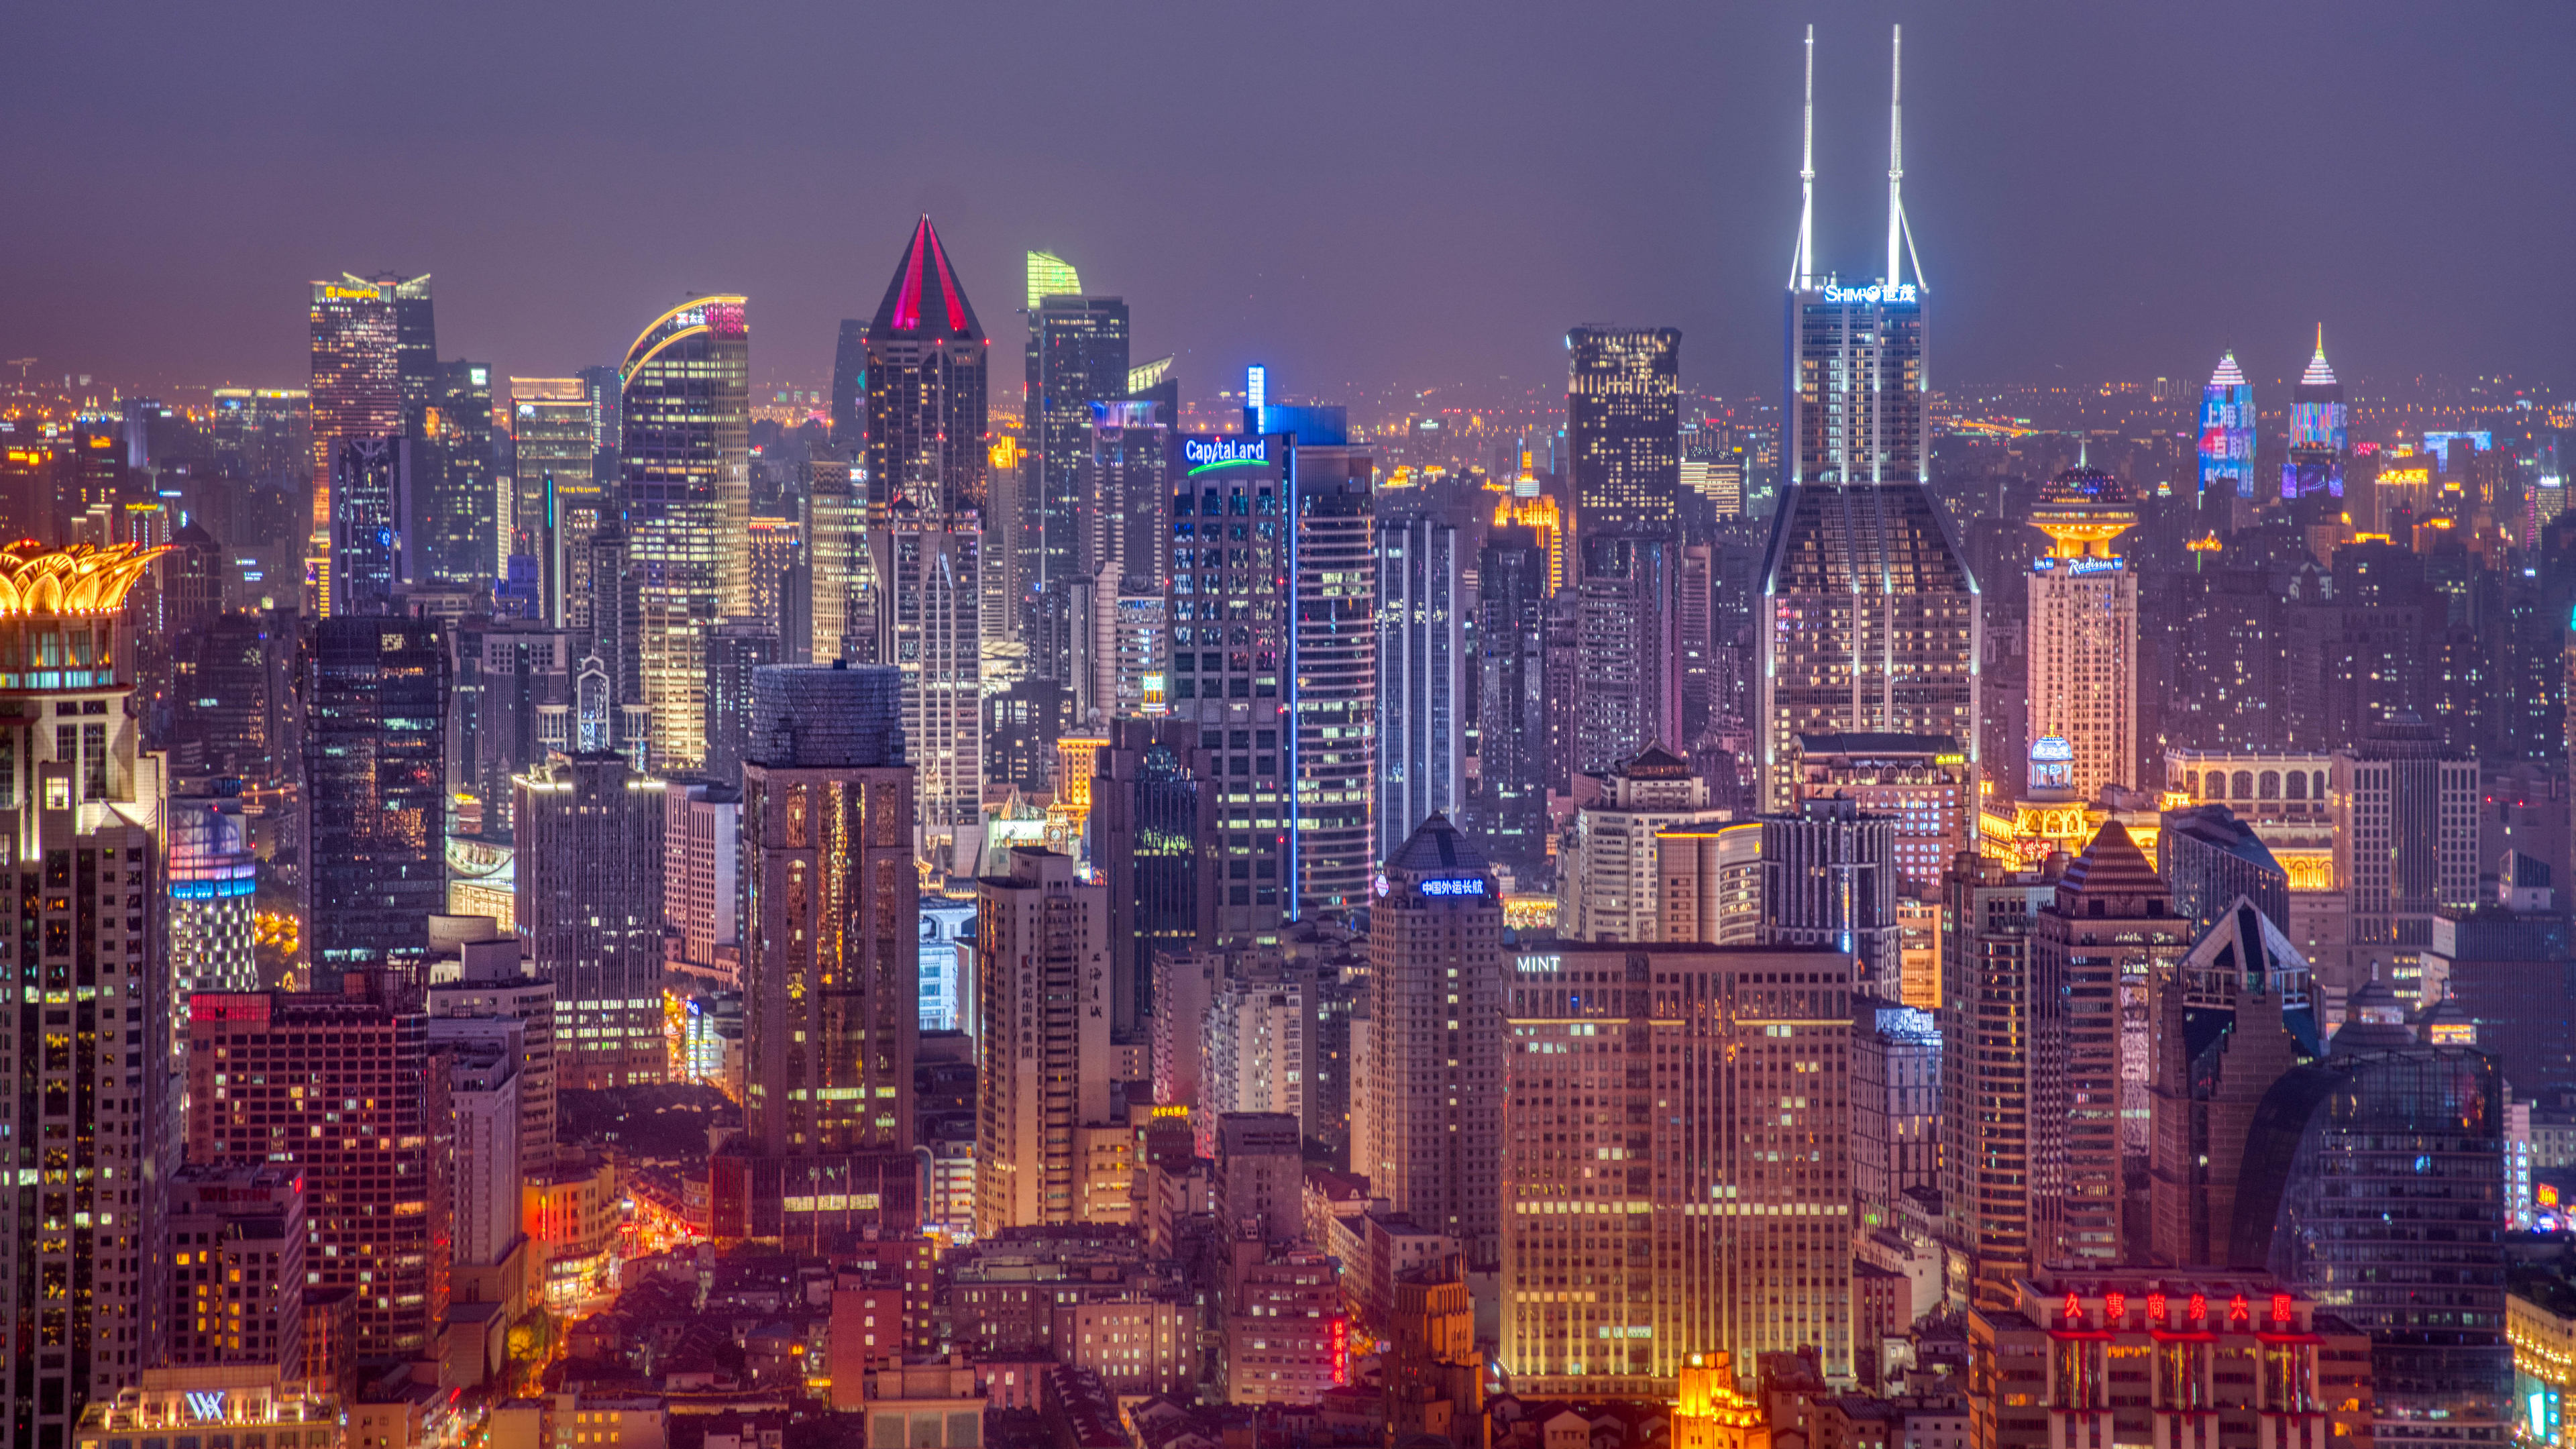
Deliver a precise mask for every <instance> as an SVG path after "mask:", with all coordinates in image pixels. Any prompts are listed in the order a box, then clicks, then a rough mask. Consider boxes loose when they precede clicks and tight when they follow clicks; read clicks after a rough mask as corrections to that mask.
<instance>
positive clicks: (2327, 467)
mask: <svg viewBox="0 0 2576 1449" xmlns="http://www.w3.org/2000/svg"><path fill="white" fill-rule="evenodd" d="M2351 416H2352V415H2351V410H2350V409H2349V408H2348V407H2346V406H2345V404H2344V398H2343V384H2342V383H2340V382H2337V381H2336V380H2335V375H2334V369H2333V368H2331V367H2329V366H2327V365H2326V334H2325V329H2324V328H2322V327H2320V328H2318V329H2317V351H2316V355H2315V356H2314V357H2311V358H2309V359H2308V370H2307V371H2305V372H2303V373H2301V374H2299V381H2298V384H2297V385H2296V386H2295V387H2293V388H2291V389H2290V458H2289V461H2288V462H2286V463H2284V464H2282V465H2281V497H2282V498H2284V499H2287V500H2297V499H2301V498H2312V497H2316V496H2318V495H2320V494H2322V495H2324V496H2325V497H2327V498H2333V499H2341V498H2342V497H2343V470H2344V464H2345V463H2346V462H2347V461H2348V460H2349V459H2350V458H2351V457H2352V447H2351V436H2350V434H2349V432H2348V431H2347V429H2348V428H2349V426H2350V423H2351Z"/></svg>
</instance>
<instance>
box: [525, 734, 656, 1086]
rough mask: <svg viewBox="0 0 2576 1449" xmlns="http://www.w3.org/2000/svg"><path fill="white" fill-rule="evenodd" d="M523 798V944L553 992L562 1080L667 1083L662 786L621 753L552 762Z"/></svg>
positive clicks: (530, 778)
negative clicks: (663, 937)
mask: <svg viewBox="0 0 2576 1449" xmlns="http://www.w3.org/2000/svg"><path fill="white" fill-rule="evenodd" d="M512 784H513V789H514V793H515V794H516V797H517V806H516V813H515V816H514V819H515V822H516V823H515V826H514V837H513V838H514V841H515V843H516V847H517V872H518V877H517V885H518V902H517V905H516V906H515V908H514V915H515V917H516V921H517V925H518V929H519V934H520V937H521V938H522V939H523V940H525V941H526V942H527V947H528V970H529V972H530V973H531V974H533V975H537V976H542V977H545V978H547V979H549V980H551V981H553V982H554V984H555V1012H556V1015H557V1018H558V1020H559V1021H560V1022H561V1023H562V1026H563V1032H562V1036H561V1042H562V1047H563V1050H562V1052H561V1054H560V1056H559V1058H558V1062H559V1065H558V1067H557V1071H558V1073H559V1080H560V1081H561V1083H562V1084H563V1085H564V1086H567V1087H583V1088H592V1089H614V1088H618V1087H634V1086H643V1085H647V1084H649V1083H653V1082H659V1081H661V1080H662V1079H663V1077H664V1075H665V1069H666V1066H667V1063H668V1055H669V1054H668V1051H667V1049H666V1047H665V1044H664V1042H663V1038H662V870H663V845H662V829H663V815H664V806H663V801H662V794H663V789H664V786H663V783H662V781H660V780H658V779H653V778H650V777H646V776H640V775H638V774H637V773H636V772H635V771H634V770H632V769H631V768H629V766H628V764H627V762H626V759H625V757H624V756H622V755H617V754H613V753H608V752H595V753H593V752H584V753H576V754H572V755H569V756H562V757H557V758H555V759H551V760H548V761H547V762H546V763H544V764H541V765H539V766H538V767H537V768H535V769H533V770H531V771H529V772H528V773H526V774H524V775H521V776H519V777H518V778H517V779H516V780H514V781H513V782H512Z"/></svg>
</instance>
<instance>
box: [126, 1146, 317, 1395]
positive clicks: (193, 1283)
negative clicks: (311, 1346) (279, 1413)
mask: <svg viewBox="0 0 2576 1449" xmlns="http://www.w3.org/2000/svg"><path fill="white" fill-rule="evenodd" d="M169 1193H170V1220H169V1243H170V1247H169V1251H170V1261H171V1263H172V1265H173V1267H174V1269H175V1273H174V1277H175V1282H174V1283H173V1284H172V1287H173V1288H174V1289H175V1290H176V1291H174V1292H173V1293H172V1294H171V1295H170V1301H169V1303H168V1304H167V1305H166V1306H165V1307H164V1309H163V1321H165V1322H167V1323H168V1324H169V1325H170V1330H169V1334H170V1337H169V1364H170V1366H172V1367H178V1366H181V1365H197V1364H230V1365H245V1366H248V1365H262V1366H266V1365H274V1366H276V1367H278V1368H279V1369H281V1370H283V1377H286V1378H299V1377H301V1376H302V1374H303V1366H304V1274H305V1258H304V1255H305V1252H306V1239H307V1238H308V1236H309V1232H310V1230H309V1229H308V1228H307V1227H306V1224H305V1216H304V1215H305V1201H304V1174H303V1173H302V1172H301V1171H299V1170H298V1169H296V1168H294V1167H292V1166H289V1165H287V1164H284V1163H275V1162H219V1163H205V1162H191V1163H188V1164H186V1165H184V1166H182V1167H181V1168H180V1169H179V1170H178V1171H177V1172H176V1173H173V1174H172V1175H171V1178H170V1186H169ZM153 1367H156V1368H158V1367H160V1365H158V1364H155V1365H153Z"/></svg>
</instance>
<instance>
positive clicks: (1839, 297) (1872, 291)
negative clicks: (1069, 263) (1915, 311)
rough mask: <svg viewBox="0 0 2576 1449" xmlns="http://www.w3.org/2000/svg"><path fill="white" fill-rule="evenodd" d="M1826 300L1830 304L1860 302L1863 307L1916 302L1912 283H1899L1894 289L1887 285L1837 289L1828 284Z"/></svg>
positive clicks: (1826, 286)
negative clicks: (1883, 303) (1882, 303)
mask: <svg viewBox="0 0 2576 1449" xmlns="http://www.w3.org/2000/svg"><path fill="white" fill-rule="evenodd" d="M1825 300H1826V301H1828V302H1858V303H1861V304H1862V305H1863V306H1876V305H1878V304H1879V303H1881V302H1911V301H1913V300H1914V284H1913V283H1912V282H1899V283H1897V284H1896V285H1895V286H1892V287H1890V286H1885V285H1880V286H1874V287H1837V286H1835V285H1834V284H1832V283H1831V282H1828V283H1826V284H1825Z"/></svg>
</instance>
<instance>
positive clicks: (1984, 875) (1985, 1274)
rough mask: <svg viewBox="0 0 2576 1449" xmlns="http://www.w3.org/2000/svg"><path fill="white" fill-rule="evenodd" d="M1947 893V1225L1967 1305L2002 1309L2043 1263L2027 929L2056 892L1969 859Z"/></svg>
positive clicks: (2023, 875) (2035, 874)
mask: <svg viewBox="0 0 2576 1449" xmlns="http://www.w3.org/2000/svg"><path fill="white" fill-rule="evenodd" d="M1942 888H1943V899H1944V901H1945V903H1946V904H1947V906H1948V910H1947V911H1946V912H1945V913H1944V915H1943V924H1942V936H1941V948H1942V962H1941V989H1942V1005H1941V1039H1942V1042H1943V1043H1944V1044H1945V1045H1946V1046H1947V1047H1948V1048H1949V1050H1947V1051H1945V1052H1943V1053H1942V1054H1941V1108H1942V1117H1943V1120H1942V1124H1941V1126H1942V1130H1941V1144H1942V1145H1941V1172H1942V1180H1941V1205H1942V1213H1943V1215H1944V1217H1945V1218H1946V1219H1947V1220H1948V1221H1947V1223H1946V1226H1945V1232H1946V1234H1947V1236H1948V1237H1949V1240H1950V1241H1951V1242H1952V1243H1953V1244H1955V1245H1957V1246H1958V1248H1959V1249H1960V1250H1961V1251H1963V1252H1964V1253H1965V1254H1966V1255H1967V1260H1968V1281H1967V1282H1966V1283H1965V1284H1963V1285H1962V1290H1963V1292H1964V1295H1965V1296H1966V1297H1967V1299H1968V1301H1969V1303H1970V1304H1971V1305H1972V1306H1975V1307H1979V1308H1986V1307H1996V1306H2001V1305H2004V1304H2008V1303H2010V1302H2012V1301H2013V1294H2014V1292H2015V1291H2016V1290H2015V1289H2014V1288H2013V1284H2014V1283H2015V1282H2017V1281H2019V1280H2021V1279H2025V1278H2028V1277H2029V1276H2030V1275H2031V1273H2032V1271H2033V1270H2034V1269H2036V1268H2037V1267H2038V1265H2039V1263H2040V1262H2041V1261H2042V1260H2043V1258H2044V1256H2045V1255H2044V1254H2040V1253H2038V1252H2036V1251H2035V1250H2034V1247H2033V1244H2032V1239H2031V1200H2030V1195H2031V1174H2032V1163H2031V1147H2032V1131H2031V1129H2032V1119H2031V1111H2032V1101H2033V1098H2032V1081H2031V1074H2032V1061H2031V1040H2032V1028H2033V1016H2034V1013H2035V1011H2036V1010H2037V1008H2038V1002H2037V1001H2036V1000H2035V999H2034V998H2033V995H2032V988H2031V960H2030V926H2031V922H2032V920H2033V919H2034V918H2036V917H2037V916H2038V914H2039V913H2040V912H2041V911H2043V910H2045V909H2047V908H2048V906H2049V904H2050V903H2051V902H2052V901H2053V900H2054V899H2055V898H2056V892H2057V887H2056V883H2055V882H2054V881H2053V880H2050V879H2049V878H2048V877H2047V876H2046V875H2044V874H2043V873H2042V872H2039V871H2035V870H2034V871H2013V870H2007V869H2005V868H2004V867H2003V865H2002V864H2001V863H1999V862H1996V861H1993V860H1988V859H1986V858H1984V857H1982V856H1976V855H1968V854H1962V855H1961V856H1960V857H1959V863H1958V868H1957V869H1955V870H1952V871H1951V872H1949V874H1948V875H1946V876H1945V877H1944V878H1943V882H1942Z"/></svg>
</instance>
